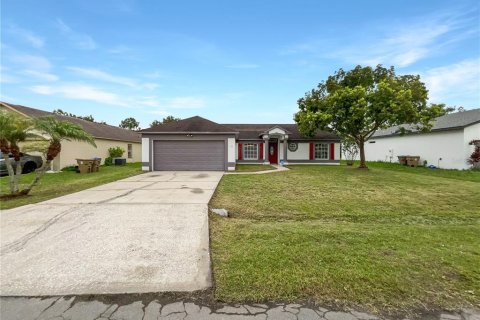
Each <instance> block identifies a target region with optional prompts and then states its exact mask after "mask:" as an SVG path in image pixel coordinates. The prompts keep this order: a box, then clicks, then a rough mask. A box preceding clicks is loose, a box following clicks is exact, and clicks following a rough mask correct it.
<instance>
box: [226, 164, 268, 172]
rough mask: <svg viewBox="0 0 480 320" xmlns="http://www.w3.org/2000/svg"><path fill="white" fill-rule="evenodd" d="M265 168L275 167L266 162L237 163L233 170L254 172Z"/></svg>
mask: <svg viewBox="0 0 480 320" xmlns="http://www.w3.org/2000/svg"><path fill="white" fill-rule="evenodd" d="M267 170H275V167H273V166H271V165H268V164H258V163H252V164H237V165H236V166H235V171H237V172H256V171H267Z"/></svg>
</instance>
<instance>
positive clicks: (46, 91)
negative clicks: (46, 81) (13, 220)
mask: <svg viewBox="0 0 480 320" xmlns="http://www.w3.org/2000/svg"><path fill="white" fill-rule="evenodd" d="M30 90H31V91H33V92H35V93H38V94H42V95H61V96H64V97H66V98H70V99H75V100H88V101H94V102H98V103H103V104H109V105H115V106H122V107H129V106H130V104H129V103H128V102H127V101H125V100H124V99H122V98H121V97H120V96H119V95H117V94H115V93H112V92H108V91H104V90H101V89H98V88H95V87H92V86H88V85H83V84H65V85H60V86H48V85H38V86H33V87H31V88H30Z"/></svg>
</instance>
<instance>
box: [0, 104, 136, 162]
mask: <svg viewBox="0 0 480 320" xmlns="http://www.w3.org/2000/svg"><path fill="white" fill-rule="evenodd" d="M0 110H6V111H9V112H16V113H18V114H20V115H22V116H25V117H30V118H36V117H43V116H53V117H55V118H57V119H58V120H61V121H68V122H72V123H75V124H78V125H80V126H81V127H82V128H83V129H84V130H85V131H86V132H88V133H90V134H91V135H92V136H93V137H94V138H95V144H96V145H97V147H96V148H95V147H93V146H91V145H90V144H88V143H85V142H78V141H67V140H64V141H62V151H61V152H60V154H59V155H58V156H57V157H56V158H55V159H54V160H53V165H52V170H55V171H58V170H61V169H62V168H64V167H68V166H72V165H77V161H76V159H91V158H94V157H98V158H102V163H103V162H104V160H105V158H106V157H108V149H109V148H111V147H117V146H119V147H122V148H123V149H125V154H124V155H123V156H124V157H125V158H126V159H127V162H140V157H141V140H140V134H139V133H137V132H135V131H131V130H127V129H122V128H119V127H114V126H110V125H107V124H101V123H97V122H91V121H87V120H83V119H78V118H74V117H67V116H62V115H58V114H55V113H52V112H47V111H43V110H38V109H33V108H29V107H24V106H19V105H14V104H10V103H6V102H0Z"/></svg>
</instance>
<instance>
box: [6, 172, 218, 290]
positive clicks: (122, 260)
mask: <svg viewBox="0 0 480 320" xmlns="http://www.w3.org/2000/svg"><path fill="white" fill-rule="evenodd" d="M222 174H223V173H221V172H151V173H146V174H141V175H138V176H134V177H131V178H128V179H124V180H120V181H117V182H113V183H109V184H105V185H102V186H99V187H96V188H92V189H88V190H84V191H81V192H78V193H74V194H70V195H67V196H63V197H59V198H56V199H52V200H49V201H45V202H42V203H39V204H35V205H28V206H24V207H19V208H16V209H11V210H4V211H2V212H1V213H0V222H1V238H0V239H1V249H0V255H1V257H0V258H1V260H0V262H1V266H2V267H1V270H0V280H1V287H0V291H1V294H2V295H3V296H53V295H75V294H103V293H141V292H161V291H193V290H201V289H204V288H206V287H209V286H210V285H211V279H210V258H209V242H208V215H207V213H208V208H207V204H208V202H209V200H210V198H211V196H212V195H213V192H214V190H215V188H216V186H217V184H218V182H219V180H220V178H221V177H222ZM59 188H61V186H59Z"/></svg>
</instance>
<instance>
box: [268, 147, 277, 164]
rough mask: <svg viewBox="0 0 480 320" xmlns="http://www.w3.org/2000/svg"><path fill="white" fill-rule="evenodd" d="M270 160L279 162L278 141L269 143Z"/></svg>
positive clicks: (274, 162)
mask: <svg viewBox="0 0 480 320" xmlns="http://www.w3.org/2000/svg"><path fill="white" fill-rule="evenodd" d="M268 161H269V162H270V163H272V164H278V143H277V142H269V143H268Z"/></svg>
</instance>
